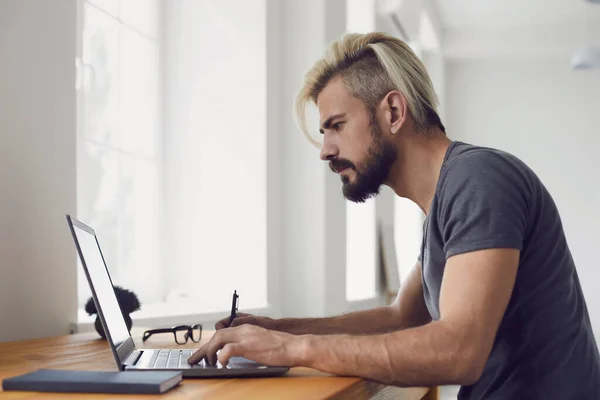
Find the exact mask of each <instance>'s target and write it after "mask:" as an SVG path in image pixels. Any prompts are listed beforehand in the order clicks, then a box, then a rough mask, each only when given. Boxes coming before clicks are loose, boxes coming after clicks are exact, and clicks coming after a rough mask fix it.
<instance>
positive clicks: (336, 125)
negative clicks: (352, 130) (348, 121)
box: [331, 122, 344, 131]
mask: <svg viewBox="0 0 600 400" xmlns="http://www.w3.org/2000/svg"><path fill="white" fill-rule="evenodd" d="M343 124H344V123H343V122H336V123H335V124H333V125H331V127H332V128H333V129H334V130H336V131H339V130H340V129H341V128H342V125H343Z"/></svg>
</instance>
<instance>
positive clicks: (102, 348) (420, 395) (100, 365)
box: [0, 329, 438, 400]
mask: <svg viewBox="0 0 600 400" xmlns="http://www.w3.org/2000/svg"><path fill="white" fill-rule="evenodd" d="M141 332H143V330H140V329H137V330H132V334H133V336H134V339H135V342H136V345H137V346H139V347H142V348H143V347H146V348H175V347H178V346H177V345H176V344H175V343H174V341H173V336H172V335H170V334H161V335H155V336H153V337H151V338H150V339H149V340H148V341H147V342H146V343H144V344H143V343H142V341H141V339H140V337H141ZM211 334H212V332H204V333H203V342H205V341H206V340H207V339H208V338H209V337H210V336H211ZM201 344H202V343H201ZM181 347H190V348H196V347H198V344H195V343H193V342H189V344H187V345H184V346H181ZM40 368H52V369H78V370H98V371H101V370H104V371H115V370H116V365H115V361H114V359H113V356H112V353H111V351H110V349H109V347H108V344H107V343H106V341H104V340H101V339H100V337H99V336H98V334H97V333H95V332H94V333H82V334H75V335H66V336H58V337H53V338H45V339H35V340H25V341H19V342H7V343H0V380H2V379H5V378H9V377H12V376H16V375H20V374H24V373H27V372H31V371H34V370H37V369H40ZM107 396H108V395H106V394H86V395H85V397H86V398H97V399H101V398H105V397H107ZM81 397H83V396H82V395H81V394H65V393H56V394H54V393H36V392H2V391H1V389H0V399H34V398H35V399H37V398H48V399H63V398H81ZM111 397H112V398H123V399H128V400H133V399H141V398H148V397H149V396H141V395H120V396H119V395H112V396H111ZM150 397H152V398H157V397H156V396H155V395H154V396H150ZM160 398H161V399H163V398H165V399H253V398H258V399H367V398H382V399H383V398H386V399H390V398H393V399H399V400H417V399H427V400H437V399H438V395H437V389H434V390H429V389H427V388H396V387H390V386H385V385H381V384H379V383H375V382H371V381H366V380H363V379H360V378H351V377H336V376H332V375H328V374H324V373H321V372H318V371H315V370H312V369H309V368H292V369H291V370H290V371H289V372H288V373H287V374H286V375H285V376H284V377H280V378H258V379H184V380H183V382H182V384H181V385H180V386H179V387H177V388H175V389H173V390H172V391H170V392H168V393H167V394H166V395H164V396H161V397H160Z"/></svg>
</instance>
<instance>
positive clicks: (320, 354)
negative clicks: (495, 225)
mask: <svg viewBox="0 0 600 400" xmlns="http://www.w3.org/2000/svg"><path fill="white" fill-rule="evenodd" d="M518 264H519V251H518V250H516V249H487V250H479V251H474V252H470V253H464V254H460V255H456V256H452V257H450V258H449V259H448V261H447V263H446V268H445V272H444V278H443V281H442V290H441V295H440V314H441V318H440V320H438V321H435V322H431V323H429V324H427V325H424V326H419V327H416V328H410V329H405V330H400V331H396V332H391V333H387V334H378V335H371V336H353V335H327V336H316V335H301V336H297V335H290V334H287V333H282V332H274V331H270V330H266V329H263V328H259V327H256V326H251V325H244V326H240V327H237V328H232V329H223V330H220V331H218V332H217V333H216V334H215V335H214V337H213V338H212V339H211V341H210V342H209V343H208V344H206V345H205V346H203V347H202V348H200V349H199V350H198V351H197V352H196V353H195V354H194V355H192V357H190V359H189V362H190V363H196V362H199V361H200V360H201V359H202V358H207V359H208V361H209V363H214V362H215V361H216V359H217V350H219V349H221V351H220V352H219V354H218V359H219V361H220V362H221V363H222V364H226V363H227V362H228V360H229V358H230V357H233V356H243V357H246V358H249V359H251V360H255V361H257V362H259V363H263V364H267V365H288V366H306V367H311V368H315V369H318V370H320V371H325V372H329V373H334V374H339V375H354V376H361V377H364V378H370V379H373V380H377V381H380V382H384V383H387V384H393V385H399V386H432V385H441V384H461V385H469V384H473V383H474V382H476V381H477V380H478V379H479V377H480V376H481V373H482V371H483V369H484V366H485V364H486V362H487V359H488V357H489V354H490V352H491V349H492V345H493V343H494V339H495V336H496V332H497V330H498V326H499V325H500V321H501V320H502V317H503V315H504V312H505V310H506V307H507V305H508V302H509V299H510V297H511V294H512V289H513V286H514V282H515V279H516V274H517V268H518Z"/></svg>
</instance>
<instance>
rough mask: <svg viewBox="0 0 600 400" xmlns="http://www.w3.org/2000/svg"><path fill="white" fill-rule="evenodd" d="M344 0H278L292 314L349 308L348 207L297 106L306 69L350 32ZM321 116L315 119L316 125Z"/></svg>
mask: <svg viewBox="0 0 600 400" xmlns="http://www.w3.org/2000/svg"><path fill="white" fill-rule="evenodd" d="M345 10H346V9H345V1H344V0H307V1H296V0H286V1H281V2H279V9H278V13H279V16H280V17H279V18H280V19H279V20H280V22H281V26H282V27H283V28H282V29H281V31H280V32H281V36H280V38H279V40H280V42H279V46H280V47H279V49H280V50H279V51H280V55H281V71H280V74H281V76H283V77H285V78H284V79H282V83H281V88H280V92H279V96H280V97H279V98H280V99H281V100H280V102H281V104H282V105H281V120H280V131H279V132H280V135H281V147H280V151H281V160H282V164H281V165H282V168H281V193H282V195H281V204H282V217H281V234H282V236H281V246H282V247H281V251H282V253H281V266H282V269H281V290H280V292H281V303H282V314H283V315H286V316H304V315H312V316H322V315H327V314H332V313H338V312H341V311H342V310H344V309H345V306H346V302H345V299H346V291H345V285H344V282H345V281H346V259H345V250H346V243H345V232H346V209H345V201H344V198H343V196H342V194H341V187H340V183H339V179H338V178H337V177H336V176H335V175H334V174H332V173H331V172H330V171H329V168H327V165H326V163H324V162H323V161H321V160H319V151H318V150H317V149H316V148H315V147H313V146H312V145H311V144H310V143H309V142H308V141H307V140H306V139H305V138H304V137H303V136H302V134H301V133H300V131H299V129H298V127H297V126H296V123H295V122H294V115H293V112H292V107H293V102H294V100H295V97H296V93H297V91H298V90H299V89H300V87H301V85H302V82H303V77H304V74H305V73H306V71H307V69H308V68H309V67H311V66H312V64H313V63H314V62H315V61H316V60H318V59H319V58H320V57H322V55H323V52H324V50H325V48H326V46H327V45H328V44H329V43H330V42H331V41H333V40H336V39H339V38H340V37H341V36H342V34H343V33H344V32H345V19H346V12H345ZM317 125H318V120H314V121H311V125H310V126H314V127H316V126H317Z"/></svg>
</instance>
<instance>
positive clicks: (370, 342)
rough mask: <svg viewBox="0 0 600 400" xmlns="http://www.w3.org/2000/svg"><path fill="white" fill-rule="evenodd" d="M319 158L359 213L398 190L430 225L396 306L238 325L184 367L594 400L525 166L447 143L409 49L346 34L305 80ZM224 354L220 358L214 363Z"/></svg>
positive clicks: (564, 251) (574, 302)
mask: <svg viewBox="0 0 600 400" xmlns="http://www.w3.org/2000/svg"><path fill="white" fill-rule="evenodd" d="M309 101H313V102H314V103H315V104H316V105H317V107H318V109H319V114H320V119H321V128H320V132H321V134H322V137H323V142H322V150H321V159H323V160H324V161H327V162H329V165H330V167H331V169H332V170H333V171H334V172H335V173H338V174H340V176H341V180H342V182H343V193H344V195H345V196H346V197H347V198H348V199H350V200H352V201H357V202H361V201H364V200H365V199H367V198H369V197H371V196H374V195H376V194H377V193H378V191H379V188H380V186H381V185H384V184H385V185H388V186H390V187H391V188H392V189H393V190H394V192H395V193H396V194H397V195H398V196H402V197H406V198H408V199H411V200H412V201H414V202H415V203H416V204H418V205H419V206H420V207H421V209H422V210H423V212H424V213H425V214H426V215H427V218H426V221H425V229H424V234H423V245H422V248H421V255H420V257H419V260H418V262H417V264H416V266H415V267H414V269H413V270H412V272H411V274H410V275H409V277H408V278H407V279H406V281H405V282H403V285H402V288H401V290H400V293H399V294H398V298H397V299H396V301H395V302H394V303H393V304H391V305H390V306H387V307H381V308H376V309H373V310H368V311H361V312H355V313H351V314H348V315H343V316H338V317H332V318H314V319H311V318H309V319H286V318H284V319H275V320H274V319H270V318H266V317H256V316H251V315H241V316H240V317H238V318H237V319H235V320H234V321H233V324H232V327H228V325H229V322H228V320H223V321H221V322H219V323H218V324H217V329H218V331H217V332H216V334H215V336H214V337H213V338H212V340H211V341H210V342H209V343H208V344H207V345H205V346H203V347H202V348H200V349H199V350H198V351H197V352H196V353H195V354H194V355H193V356H192V357H191V358H190V360H189V361H190V363H195V362H198V361H200V360H201V359H203V358H206V359H207V361H208V362H209V363H215V362H216V360H217V358H218V359H219V360H220V362H221V363H223V364H226V363H227V360H228V359H229V358H230V357H232V356H245V357H247V358H250V359H252V360H256V361H258V362H261V363H265V364H270V365H287V366H307V367H312V368H316V369H318V370H322V371H326V372H330V373H335V374H341V375H356V376H361V377H364V378H369V379H374V380H377V381H380V382H384V383H388V384H392V385H401V386H433V385H443V384H459V385H462V388H461V391H460V394H459V398H465V399H466V398H469V399H576V398H577V399H600V356H599V353H598V348H597V345H596V341H595V339H594V335H593V333H592V328H591V324H590V320H589V316H588V311H587V308H586V304H585V301H584V297H583V294H582V291H581V286H580V284H579V279H578V276H577V272H576V270H575V265H574V263H573V259H572V257H571V254H570V251H569V248H568V246H567V242H566V239H565V235H564V232H563V228H562V225H561V221H560V217H559V214H558V211H557V208H556V205H555V204H554V202H553V200H552V198H551V196H550V194H549V193H548V192H547V190H546V188H545V187H544V186H543V184H542V183H541V182H540V180H539V179H538V178H537V176H536V175H535V174H534V173H533V172H532V170H531V169H529V168H528V167H527V166H526V165H525V164H524V163H523V162H521V161H520V160H519V159H517V158H516V157H514V156H512V155H510V154H508V153H505V152H502V151H498V150H494V149H489V148H483V147H476V146H471V145H468V144H465V143H460V142H453V141H451V140H450V139H448V137H447V136H446V134H445V128H444V126H443V125H442V123H441V121H440V119H439V117H438V114H437V112H436V102H437V100H436V96H435V93H434V91H433V88H432V84H431V81H430V79H429V77H428V75H427V72H426V70H425V68H424V66H423V65H422V63H421V62H420V61H419V60H418V58H417V57H416V56H415V55H414V54H413V52H412V51H411V50H410V48H409V47H408V46H407V45H406V44H404V43H403V42H402V41H400V40H398V39H396V38H392V37H389V36H386V35H383V34H379V33H370V34H366V35H346V36H345V37H344V38H343V39H342V40H341V41H338V42H334V43H333V44H332V45H331V47H330V48H329V51H328V54H327V55H326V57H324V58H323V59H322V60H320V61H319V62H317V63H316V64H315V66H314V67H313V68H312V69H311V70H310V71H309V72H308V73H307V75H306V80H305V84H304V87H303V88H302V90H301V92H300V94H299V95H298V100H297V103H296V105H297V112H298V115H299V122H300V126H301V128H302V130H303V131H304V132H305V133H306V134H307V135H308V136H309V137H310V135H309V134H308V129H307V127H306V123H305V122H304V118H305V106H306V104H307V103H308V102H309ZM219 349H220V352H219V354H218V356H217V351H218V350H219Z"/></svg>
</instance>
